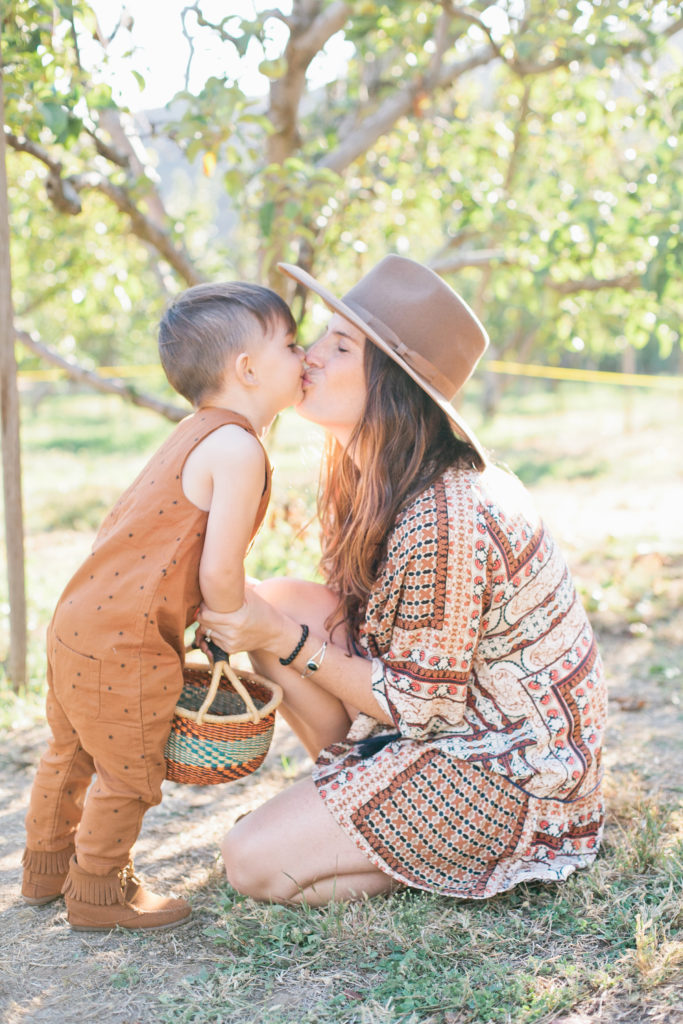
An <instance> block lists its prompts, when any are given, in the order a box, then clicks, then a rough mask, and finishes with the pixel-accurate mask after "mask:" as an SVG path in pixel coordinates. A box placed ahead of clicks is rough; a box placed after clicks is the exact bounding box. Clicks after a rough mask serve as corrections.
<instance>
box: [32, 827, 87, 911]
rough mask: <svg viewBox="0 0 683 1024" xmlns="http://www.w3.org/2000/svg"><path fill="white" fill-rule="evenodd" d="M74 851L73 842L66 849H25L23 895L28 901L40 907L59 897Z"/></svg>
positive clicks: (33, 905)
mask: <svg viewBox="0 0 683 1024" xmlns="http://www.w3.org/2000/svg"><path fill="white" fill-rule="evenodd" d="M73 853H74V847H73V843H72V844H71V845H70V846H67V847H66V848H65V849H64V850H55V851H51V850H29V849H28V847H27V848H26V849H25V850H24V856H23V857H22V858H21V863H22V865H23V868H24V877H23V879H22V882H21V895H22V896H23V897H24V901H25V902H26V903H30V904H31V906H32V907H39V906H42V904H43V903H52V901H53V900H58V899H59V897H60V896H61V895H62V887H63V885H64V882H65V881H66V876H67V874H68V872H69V862H70V860H71V858H72V857H73Z"/></svg>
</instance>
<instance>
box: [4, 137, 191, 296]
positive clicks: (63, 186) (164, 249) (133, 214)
mask: <svg viewBox="0 0 683 1024" xmlns="http://www.w3.org/2000/svg"><path fill="white" fill-rule="evenodd" d="M5 134H6V139H7V142H8V144H9V145H10V146H11V147H12V148H13V149H16V150H18V151H20V152H25V153H30V154H31V156H33V157H35V158H36V160H40V161H41V162H42V163H43V164H45V166H46V167H48V168H49V170H50V175H49V177H48V179H47V182H46V189H47V194H48V197H49V199H50V201H51V202H52V203H53V204H54V206H55V207H56V208H57V209H58V210H60V211H61V212H62V213H67V214H70V215H72V216H75V215H76V214H79V213H80V212H81V210H82V204H81V199H80V193H81V192H82V191H84V190H86V189H90V190H93V191H97V192H100V193H102V195H105V196H107V198H108V199H109V200H110V201H111V202H112V203H113V204H114V205H115V206H116V207H117V209H118V210H120V211H121V213H126V214H128V216H129V217H130V220H131V228H132V232H133V234H134V235H136V236H137V237H138V238H140V239H141V240H142V241H144V242H148V243H149V244H150V245H152V246H153V247H154V249H155V250H156V251H157V252H158V253H159V255H160V256H161V257H162V258H163V259H165V260H166V262H167V263H169V264H170V265H171V266H172V267H173V269H174V270H175V271H176V273H177V274H178V275H179V277H181V278H182V280H184V281H185V282H186V283H187V284H188V285H194V284H200V283H201V282H202V281H203V280H204V278H203V277H202V275H201V274H199V273H198V271H197V270H196V268H195V266H194V264H193V263H192V260H191V259H190V257H189V256H188V254H187V252H186V251H185V249H184V247H183V246H180V245H177V244H176V243H175V242H174V241H173V239H172V238H171V237H170V235H169V234H168V232H167V231H165V230H164V229H163V228H162V227H160V226H159V225H158V224H157V223H155V221H154V219H152V218H151V217H148V216H147V215H146V214H145V213H144V212H143V211H142V210H141V209H140V207H139V206H137V204H136V203H135V202H134V201H133V199H132V197H131V195H130V193H129V192H128V190H127V189H125V188H123V187H122V186H121V185H114V184H113V183H112V182H111V181H110V180H109V179H108V178H107V177H106V176H105V175H103V174H99V173H98V172H96V171H89V172H88V171H86V172H84V173H82V174H73V175H71V176H69V177H67V178H64V177H62V170H63V168H62V164H61V163H60V162H59V161H58V160H54V159H53V158H52V157H51V156H50V155H49V153H48V152H47V150H46V149H44V148H43V147H42V146H39V145H38V144H37V143H35V142H31V141H30V140H29V139H19V138H17V136H16V135H13V133H12V132H7V131H6V133H5Z"/></svg>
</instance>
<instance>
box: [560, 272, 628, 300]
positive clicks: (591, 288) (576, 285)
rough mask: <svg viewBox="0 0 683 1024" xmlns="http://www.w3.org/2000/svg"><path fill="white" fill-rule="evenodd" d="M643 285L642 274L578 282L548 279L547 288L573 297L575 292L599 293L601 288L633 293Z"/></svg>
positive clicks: (595, 278)
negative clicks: (621, 289)
mask: <svg viewBox="0 0 683 1024" xmlns="http://www.w3.org/2000/svg"><path fill="white" fill-rule="evenodd" d="M642 283H643V278H642V275H641V274H620V275H618V276H616V277H583V278H579V279H577V280H576V281H553V280H552V279H546V282H545V286H546V288H550V289H551V290H552V291H554V292H557V293H558V294H559V295H573V294H574V293H575V292H597V291H600V289H601V288H623V289H624V290H625V291H629V292H631V291H633V290H634V289H635V288H639V287H640V286H641V285H642Z"/></svg>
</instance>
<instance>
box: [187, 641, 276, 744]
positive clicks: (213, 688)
mask: <svg viewBox="0 0 683 1024" xmlns="http://www.w3.org/2000/svg"><path fill="white" fill-rule="evenodd" d="M206 645H207V647H208V648H209V650H210V651H211V654H212V656H213V672H212V673H211V685H210V686H209V689H208V691H207V694H206V697H205V698H204V701H203V703H202V706H201V707H200V709H199V711H198V712H197V718H196V721H197V724H198V725H201V724H202V722H203V721H204V715H205V714H206V713H207V711H208V710H209V708H210V707H211V705H212V704H213V702H214V698H215V696H216V694H217V693H218V684H219V683H220V681H221V676H222V675H225V677H226V678H227V679H229V680H230V682H231V683H232V685H233V686H234V687H235V690H236V691H237V693H238V694H239V695H240V697H241V698H242V700H243V701H244V703H245V705H246V708H247V713H248V714H249V715H251V720H252V722H253V723H254V725H258V723H259V722H260V721H261V719H260V717H259V713H258V711H257V709H256V705H255V704H254V702H253V700H252V699H251V695H250V694H249V691H248V690H247V689H246V687H245V686H244V685H243V684H242V681H241V679H240V678H239V677H238V676H237V675H235V673H234V672H233V670H232V669H231V667H230V661H229V658H230V655H229V654H226V652H225V651H224V650H223V649H222V647H219V646H218V644H215V643H214V642H213V641H212V640H207V641H206Z"/></svg>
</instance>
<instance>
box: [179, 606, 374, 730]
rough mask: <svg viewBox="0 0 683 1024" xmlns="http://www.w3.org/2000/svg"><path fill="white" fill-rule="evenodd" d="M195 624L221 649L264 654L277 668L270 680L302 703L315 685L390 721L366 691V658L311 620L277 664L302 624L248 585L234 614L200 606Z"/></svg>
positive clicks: (368, 676) (369, 686)
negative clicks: (312, 662)
mask: <svg viewBox="0 0 683 1024" xmlns="http://www.w3.org/2000/svg"><path fill="white" fill-rule="evenodd" d="M304 615H305V612H303V611H301V617H302V618H303V617H304ZM314 617H315V618H317V616H314V615H313V614H312V615H311V616H310V617H309V618H310V619H313V618H314ZM199 622H200V624H201V625H202V627H203V628H204V630H206V629H210V630H211V634H212V638H214V637H215V639H216V641H217V642H218V643H219V644H220V646H221V647H223V648H224V649H225V650H226V651H249V652H250V653H252V654H255V655H257V656H258V655H263V654H264V653H265V654H267V655H270V656H271V660H272V663H273V665H274V672H273V676H275V672H277V679H276V681H277V682H280V683H281V685H283V687H284V688H285V690H286V691H287V690H288V689H289V690H293V689H295V688H296V689H297V690H298V691H299V693H300V701H299V702H300V703H301V704H302V705H304V704H305V702H306V698H305V694H306V692H307V691H310V687H311V686H314V687H319V688H320V689H321V690H324V691H325V692H326V693H328V694H330V695H332V696H333V697H336V698H337V699H338V700H339V701H341V702H342V703H343V704H345V705H347V706H352V707H354V708H356V709H357V710H358V711H363V712H364V713H365V714H366V715H370V716H371V717H372V718H375V719H377V721H379V722H383V723H386V724H392V720H391V718H390V717H389V715H388V714H387V712H386V711H385V710H384V709H383V708H382V707H381V706H380V704H379V703H378V702H377V700H376V699H375V697H374V695H373V692H372V662H371V661H369V660H368V659H367V658H363V657H360V656H359V655H356V654H349V653H348V652H347V650H346V647H345V646H344V647H342V646H339V644H337V643H334V642H333V641H332V640H331V639H330V636H329V634H328V633H327V631H326V630H325V629H324V627H321V626H320V625H319V624H318V623H317V622H316V625H315V628H314V629H310V628H309V633H308V636H307V637H306V640H305V641H304V643H303V645H302V646H301V648H300V650H299V652H298V653H297V654H296V656H295V657H294V658H293V659H292V661H291V662H290V663H289V664H288V665H287V666H282V665H281V662H280V660H279V659H281V658H283V659H288V658H289V656H290V655H291V654H292V652H293V651H294V650H295V648H296V647H297V646H298V645H299V642H300V640H301V637H302V632H303V630H302V623H301V622H299V621H297V619H295V618H292V617H291V616H290V615H287V614H285V613H284V612H282V611H281V610H280V609H278V608H276V607H275V606H274V605H273V604H271V603H269V602H268V601H266V600H264V598H263V597H261V596H260V594H259V593H258V592H257V591H256V590H254V589H253V588H251V587H247V588H246V591H245V601H244V604H243V605H242V607H241V608H239V609H238V610H237V611H236V612H231V613H229V614H222V613H219V612H215V611H213V609H210V608H207V607H206V605H202V607H201V609H200V612H199ZM344 639H345V637H344ZM324 643H326V644H327V647H326V648H325V651H324V655H323V656H322V658H321V657H320V654H319V652H320V651H321V648H322V646H323V644H324ZM316 654H317V655H318V657H317V658H316V660H317V661H318V662H319V664H320V667H319V668H318V669H317V671H308V670H307V662H308V661H309V659H311V658H313V657H314V655H316ZM275 659H277V660H275ZM281 670H284V671H281ZM304 673H306V675H305V676H304ZM302 677H303V678H302ZM302 710H303V709H302Z"/></svg>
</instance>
